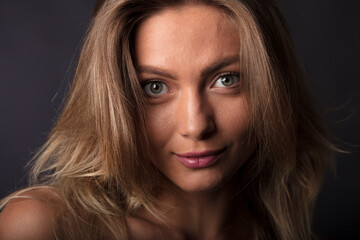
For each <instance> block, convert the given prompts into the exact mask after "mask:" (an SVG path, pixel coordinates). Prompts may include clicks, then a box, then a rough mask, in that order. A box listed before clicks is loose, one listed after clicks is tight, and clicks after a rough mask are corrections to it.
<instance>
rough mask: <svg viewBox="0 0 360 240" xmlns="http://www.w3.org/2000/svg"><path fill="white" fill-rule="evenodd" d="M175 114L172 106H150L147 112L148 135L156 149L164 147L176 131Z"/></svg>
mask: <svg viewBox="0 0 360 240" xmlns="http://www.w3.org/2000/svg"><path fill="white" fill-rule="evenodd" d="M173 116H174V114H173V112H172V111H171V108H166V107H163V106H160V105H156V106H149V107H148V109H147V112H146V119H147V121H146V123H147V128H148V137H149V141H150V144H151V145H152V146H153V148H154V149H155V150H159V149H162V148H164V147H165V145H166V144H167V143H168V142H169V140H170V139H171V137H172V135H173V133H174V132H175V129H174V126H175V122H174V119H173Z"/></svg>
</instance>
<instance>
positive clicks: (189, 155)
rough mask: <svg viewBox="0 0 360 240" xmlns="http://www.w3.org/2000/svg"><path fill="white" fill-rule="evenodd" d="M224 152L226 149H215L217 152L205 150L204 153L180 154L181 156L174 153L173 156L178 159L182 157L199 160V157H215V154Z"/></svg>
mask: <svg viewBox="0 0 360 240" xmlns="http://www.w3.org/2000/svg"><path fill="white" fill-rule="evenodd" d="M225 150H226V147H224V148H221V149H217V150H205V151H201V152H187V153H182V154H177V153H175V155H176V156H178V157H184V158H201V157H208V156H212V155H217V154H220V153H222V152H223V151H225Z"/></svg>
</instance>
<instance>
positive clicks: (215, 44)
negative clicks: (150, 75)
mask: <svg viewBox="0 0 360 240" xmlns="http://www.w3.org/2000/svg"><path fill="white" fill-rule="evenodd" d="M239 44H240V40H239V33H238V30H237V28H236V26H235V24H234V23H233V22H232V20H231V18H230V17H229V16H228V15H227V14H226V13H225V12H224V11H223V10H220V9H219V8H216V7H211V6H206V5H189V6H183V7H179V8H167V9H164V10H162V11H160V12H157V13H156V14H155V15H153V16H151V17H150V18H148V19H146V20H145V21H144V22H143V23H142V24H140V26H139V28H138V30H137V33H136V35H135V54H136V59H137V63H138V64H142V63H148V62H152V63H156V64H164V63H166V62H169V61H174V60H175V59H174V58H178V60H179V61H180V60H181V59H183V60H184V59H187V60H192V61H195V60H199V61H203V60H204V59H205V60H206V59H208V60H209V58H218V57H227V56H228V55H234V52H235V53H236V52H238V51H239ZM180 56H181V57H180Z"/></svg>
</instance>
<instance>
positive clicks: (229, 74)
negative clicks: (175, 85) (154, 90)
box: [141, 72, 240, 98]
mask: <svg viewBox="0 0 360 240" xmlns="http://www.w3.org/2000/svg"><path fill="white" fill-rule="evenodd" d="M228 76H231V77H236V78H238V79H237V82H236V83H234V84H232V85H231V86H228V87H227V86H224V87H216V88H233V87H236V86H237V85H238V84H239V82H240V73H239V72H225V73H221V74H219V75H217V76H216V77H215V80H214V81H213V83H212V84H211V87H213V86H214V85H215V84H216V82H217V81H218V80H219V79H221V78H224V77H228ZM151 83H160V84H162V88H161V90H162V89H163V88H164V87H163V86H165V88H166V89H165V90H167V91H168V90H169V87H168V86H167V85H166V84H165V83H164V82H163V81H162V80H160V79H150V80H145V81H143V82H142V83H141V87H142V88H143V89H144V92H145V94H146V96H147V97H150V98H156V97H160V96H161V95H164V94H166V93H163V94H158V95H157V94H151V93H147V92H146V89H145V88H146V86H147V85H148V84H151ZM149 87H150V86H149ZM150 91H151V90H150ZM151 95H152V96H151Z"/></svg>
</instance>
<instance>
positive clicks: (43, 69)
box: [0, 0, 360, 239]
mask: <svg viewBox="0 0 360 240" xmlns="http://www.w3.org/2000/svg"><path fill="white" fill-rule="evenodd" d="M279 2H280V6H281V8H282V10H283V12H284V14H285V16H286V18H287V19H288V21H289V25H290V27H291V30H292V33H293V36H294V38H295V41H296V45H297V50H298V53H299V55H300V57H301V59H302V61H303V63H304V65H305V68H306V70H307V71H308V74H309V75H310V77H311V78H312V79H313V81H314V82H315V83H316V86H317V87H316V92H317V95H318V96H319V98H321V102H322V103H324V105H325V106H327V107H328V110H329V112H328V114H327V116H328V118H329V119H330V120H331V121H332V122H333V124H332V125H330V129H331V130H332V132H333V133H334V135H335V137H337V138H338V139H340V140H342V141H345V142H347V143H350V144H341V143H338V146H340V147H342V148H345V149H346V150H348V151H350V152H351V153H349V154H342V155H339V156H338V161H337V174H336V176H335V177H334V176H330V175H329V176H328V177H327V179H326V181H325V184H324V187H323V189H322V192H321V194H320V197H319V200H318V205H317V208H316V212H315V222H314V228H315V230H316V232H318V233H319V234H320V235H322V236H324V237H325V238H326V239H359V238H360V232H359V230H358V227H359V220H358V219H359V217H358V216H359V215H360V207H359V206H358V205H359V203H360V190H359V186H358V184H359V183H360V177H359V174H358V171H359V169H360V163H359V157H360V154H359V147H357V146H356V145H359V143H360V141H359V138H358V136H359V135H360V127H359V126H358V123H359V120H360V112H359V111H360V108H359V106H360V94H359V90H360V84H359V82H360V81H359V80H360V77H359V75H360V74H359V72H360V61H359V54H360V31H359V26H358V25H359V23H360V15H359V13H358V12H359V11H358V10H359V7H360V2H359V1H354V0H353V1H341V0H316V1H314V0H291V1H285V0H279ZM94 3H95V1H94V0H91V1H89V0H61V1H59V0H36V1H25V0H23V1H5V0H1V1H0V73H1V75H0V183H1V184H0V198H1V197H4V196H5V195H6V194H8V193H10V192H11V191H13V190H14V189H18V188H20V187H22V186H24V185H25V184H26V178H25V177H24V176H25V172H26V171H25V169H24V166H25V163H26V162H27V161H29V159H31V156H32V155H33V153H34V152H35V151H36V149H37V148H38V147H39V146H41V144H42V143H44V141H45V139H46V136H47V133H48V132H49V129H50V128H51V126H52V125H53V123H54V120H55V118H56V116H57V114H58V113H59V106H60V104H61V102H62V98H63V96H64V94H65V92H66V90H67V89H68V85H69V82H70V81H71V78H72V74H73V69H74V63H73V62H76V59H77V56H78V50H79V47H80V44H81V38H82V36H83V33H84V32H85V30H86V27H87V25H88V22H89V18H90V16H91V13H92V8H93V5H94ZM351 145H353V146H351Z"/></svg>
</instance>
